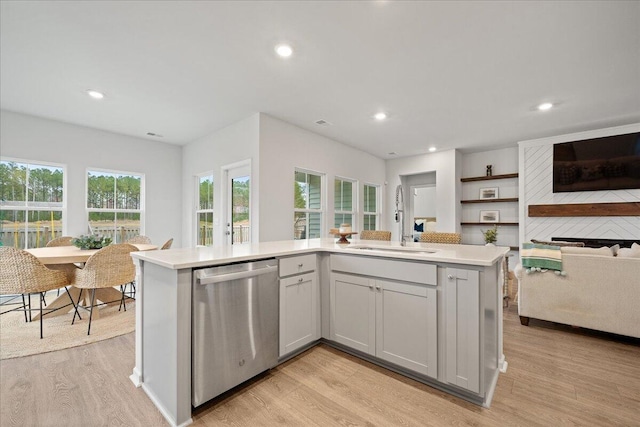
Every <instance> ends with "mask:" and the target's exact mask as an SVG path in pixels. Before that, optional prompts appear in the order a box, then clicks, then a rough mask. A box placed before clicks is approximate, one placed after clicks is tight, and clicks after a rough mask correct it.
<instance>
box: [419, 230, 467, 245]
mask: <svg viewBox="0 0 640 427" xmlns="http://www.w3.org/2000/svg"><path fill="white" fill-rule="evenodd" d="M461 240H462V237H461V236H460V233H440V232H436V231H431V232H425V233H422V234H421V235H420V242H422V243H449V244H457V245H459V244H460V242H461Z"/></svg>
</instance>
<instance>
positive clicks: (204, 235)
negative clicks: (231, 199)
mask: <svg viewBox="0 0 640 427" xmlns="http://www.w3.org/2000/svg"><path fill="white" fill-rule="evenodd" d="M196 201H197V202H196V203H197V205H196V245H199V246H213V172H208V173H205V174H202V175H199V176H197V177H196Z"/></svg>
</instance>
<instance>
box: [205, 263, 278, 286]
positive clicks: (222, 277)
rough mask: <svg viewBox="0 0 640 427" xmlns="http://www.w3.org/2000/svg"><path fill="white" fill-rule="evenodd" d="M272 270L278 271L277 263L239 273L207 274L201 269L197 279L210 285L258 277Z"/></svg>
mask: <svg viewBox="0 0 640 427" xmlns="http://www.w3.org/2000/svg"><path fill="white" fill-rule="evenodd" d="M272 271H278V266H277V265H273V266H272V265H268V266H266V267H262V268H258V269H256V270H248V271H239V272H237V273H225V274H212V275H209V276H207V275H206V274H205V273H204V272H201V271H199V272H198V273H196V274H197V276H196V277H197V279H198V281H199V282H200V284H201V285H210V284H212V283H220V282H228V281H230V280H237V279H247V278H249V277H256V276H260V275H262V274H268V273H271V272H272Z"/></svg>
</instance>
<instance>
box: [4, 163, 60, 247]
mask: <svg viewBox="0 0 640 427" xmlns="http://www.w3.org/2000/svg"><path fill="white" fill-rule="evenodd" d="M64 172H65V170H64V168H63V167H62V166H57V165H51V164H38V163H31V162H29V163H22V162H18V161H15V162H14V161H9V160H2V161H0V239H1V242H2V245H4V246H13V247H16V248H21V249H22V248H24V249H27V248H38V247H42V246H45V245H46V244H47V242H48V241H49V240H51V239H53V238H55V237H60V236H62V234H63V233H62V217H63V214H64V194H65V191H64Z"/></svg>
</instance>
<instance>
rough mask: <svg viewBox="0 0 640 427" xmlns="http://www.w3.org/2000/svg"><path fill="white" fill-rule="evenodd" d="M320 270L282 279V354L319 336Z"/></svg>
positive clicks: (280, 352)
mask: <svg viewBox="0 0 640 427" xmlns="http://www.w3.org/2000/svg"><path fill="white" fill-rule="evenodd" d="M318 302H319V300H318V281H317V279H316V273H315V272H312V273H307V274H300V275H297V276H292V277H288V278H286V279H280V351H279V354H280V356H284V355H285V354H288V353H291V352H292V351H295V350H297V349H299V348H301V347H303V346H305V345H307V344H309V343H311V342H313V341H315V340H317V339H318V338H319V336H318V325H317V313H318Z"/></svg>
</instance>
